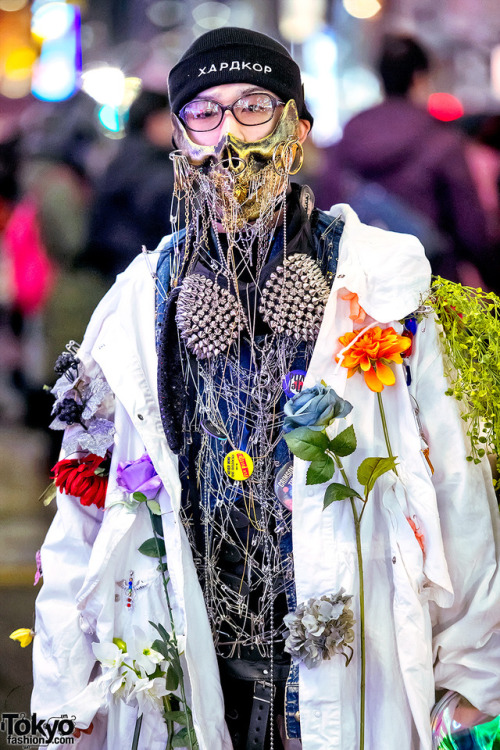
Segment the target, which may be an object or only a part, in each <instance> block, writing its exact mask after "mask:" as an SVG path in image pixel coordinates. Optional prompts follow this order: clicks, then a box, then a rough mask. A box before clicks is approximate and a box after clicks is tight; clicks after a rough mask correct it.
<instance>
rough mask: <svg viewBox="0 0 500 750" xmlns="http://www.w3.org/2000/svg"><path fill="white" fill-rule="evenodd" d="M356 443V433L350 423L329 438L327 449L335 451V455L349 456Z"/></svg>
mask: <svg viewBox="0 0 500 750" xmlns="http://www.w3.org/2000/svg"><path fill="white" fill-rule="evenodd" d="M357 444H358V443H357V440H356V433H355V432H354V427H353V426H352V425H351V426H350V427H347V429H345V430H343V431H342V432H340V433H339V434H338V435H337V437H335V438H333V440H330V442H329V444H328V450H330V451H332V453H335V455H336V456H350V455H351V453H354V451H355V450H356V446H357Z"/></svg>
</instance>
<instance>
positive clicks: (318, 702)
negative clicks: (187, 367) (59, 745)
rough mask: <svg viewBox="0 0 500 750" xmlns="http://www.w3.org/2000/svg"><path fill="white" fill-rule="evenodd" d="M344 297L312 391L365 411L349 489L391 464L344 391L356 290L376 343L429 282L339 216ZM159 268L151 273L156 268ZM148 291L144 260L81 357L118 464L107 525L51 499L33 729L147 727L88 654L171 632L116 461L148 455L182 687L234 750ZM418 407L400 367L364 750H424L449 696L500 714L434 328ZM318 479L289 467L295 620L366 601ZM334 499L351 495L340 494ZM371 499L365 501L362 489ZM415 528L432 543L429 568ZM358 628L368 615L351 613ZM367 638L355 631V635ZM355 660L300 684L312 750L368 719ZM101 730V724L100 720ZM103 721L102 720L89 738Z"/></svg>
mask: <svg viewBox="0 0 500 750" xmlns="http://www.w3.org/2000/svg"><path fill="white" fill-rule="evenodd" d="M331 212H332V214H334V215H335V214H341V215H342V216H343V218H344V220H345V228H344V231H343V235H342V239H341V243H340V251H339V264H338V271H337V275H336V278H335V280H334V283H333V287H332V290H331V294H330V298H329V300H328V303H327V307H326V310H325V315H324V320H323V324H322V327H321V331H320V333H319V337H318V340H317V344H316V347H315V349H314V353H313V355H312V359H311V363H310V367H309V371H308V374H307V380H306V383H305V385H306V386H310V385H313V384H315V383H318V382H320V381H321V380H323V381H325V382H326V383H328V384H329V385H331V386H333V388H334V389H335V390H336V391H337V393H338V394H339V395H341V396H343V397H344V398H347V399H348V400H349V401H350V402H351V403H352V404H353V405H354V408H353V411H352V412H351V415H350V416H349V417H348V418H347V419H348V422H347V423H350V422H352V424H354V427H355V430H356V435H357V438H358V447H357V450H356V452H355V453H354V454H353V455H352V456H350V457H349V458H347V459H345V461H344V464H345V468H346V471H347V474H348V476H349V478H350V480H351V482H352V483H353V484H354V486H355V487H356V486H357V485H356V469H357V466H359V464H360V463H361V461H362V460H363V459H364V458H365V457H367V456H384V455H387V453H386V448H385V442H384V439H383V432H382V427H381V424H380V418H379V412H378V407H377V399H376V396H375V394H374V393H372V392H371V391H370V390H369V389H368V388H367V386H366V385H365V383H364V381H363V378H362V377H361V375H359V374H357V375H355V376H354V377H352V378H349V379H348V380H347V378H346V374H347V372H346V370H345V368H339V367H338V366H337V364H336V362H335V358H334V354H335V353H336V352H338V350H339V349H340V345H339V344H338V337H339V336H340V335H342V334H344V333H346V332H347V331H349V330H352V326H353V324H352V322H351V320H350V319H349V302H347V301H344V300H342V299H341V297H342V296H343V295H344V294H345V290H346V289H347V290H348V291H350V292H355V293H357V294H358V297H359V302H360V304H361V306H362V307H363V308H364V309H365V310H366V312H367V313H368V315H369V316H370V318H369V319H368V321H367V322H370V321H371V320H372V319H373V320H376V321H377V322H378V323H380V324H382V326H385V325H394V326H395V327H396V329H397V330H399V331H400V330H401V326H400V325H399V323H397V321H399V320H401V319H402V318H403V317H405V316H406V315H408V314H410V313H411V312H412V311H413V310H415V308H417V307H418V305H419V304H420V302H421V299H422V295H424V294H425V292H426V290H427V288H428V285H429V266H428V263H427V261H426V259H425V257H424V254H423V251H422V248H421V246H420V245H419V243H418V241H417V240H415V238H413V237H410V236H408V235H401V234H394V233H389V232H385V231H382V230H379V229H376V228H373V227H368V226H365V225H362V224H361V223H360V222H359V219H358V218H357V216H356V215H355V214H354V212H353V211H352V210H351V209H350V208H349V207H347V206H344V205H340V206H334V207H333V208H332V211H331ZM160 252H161V246H160V248H159V250H158V251H156V252H154V253H151V254H149V261H150V263H151V264H152V266H153V268H154V265H155V263H156V262H157V259H158V257H159V253H160ZM154 298H155V294H154V282H153V280H152V277H151V273H150V269H148V266H147V263H146V262H145V260H144V258H142V257H138V258H137V259H136V260H135V261H134V262H133V263H132V264H131V265H130V267H129V268H128V269H127V270H126V271H125V272H124V273H123V274H121V275H120V276H119V277H118V279H117V282H116V284H115V285H114V286H113V288H112V289H111V290H110V292H109V293H108V294H107V295H106V297H105V298H104V299H103V301H102V302H101V304H100V305H99V307H98V308H97V310H96V312H95V313H94V315H93V317H92V320H91V322H90V325H89V328H88V331H87V334H86V337H85V340H84V342H83V344H82V348H81V352H80V355H79V356H80V357H81V359H82V361H83V363H84V364H85V366H86V368H87V371H88V372H90V373H92V371H93V370H96V369H97V368H98V367H99V368H101V370H102V372H103V373H104V376H105V378H106V379H107V381H108V383H109V385H110V386H111V389H112V391H113V393H114V395H115V410H114V412H115V413H114V419H115V426H116V435H115V444H114V448H113V458H112V466H111V473H110V481H109V489H108V496H107V501H106V505H107V507H106V510H105V511H104V512H103V511H100V510H97V509H96V508H94V507H92V508H85V507H82V506H81V505H80V503H79V501H78V499H77V498H72V497H69V496H66V495H64V494H62V495H59V497H58V513H57V515H56V517H55V520H54V522H53V524H52V526H51V529H50V531H49V533H48V535H47V539H46V541H45V543H44V545H43V548H42V567H43V572H44V585H43V588H42V590H41V593H40V595H39V597H38V600H37V617H36V637H35V640H34V662H35V666H34V676H35V689H34V694H33V704H32V708H33V710H34V711H36V712H37V714H38V716H39V717H41V716H44V717H48V716H58V715H60V714H61V713H67V714H68V715H75V716H76V718H77V725H79V726H82V727H85V726H87V725H88V724H89V722H90V721H91V720H92V719H94V725H95V728H94V731H93V733H92V734H91V735H82V737H81V739H80V740H78V741H77V744H78V743H79V744H78V747H80V748H82V749H83V748H92V750H100V748H107V750H125V749H126V748H128V747H130V745H131V741H132V734H133V729H134V724H135V719H136V713H135V711H136V710H135V709H134V708H133V707H131V706H127V705H125V704H124V703H123V702H122V701H116V702H113V701H109V700H108V698H107V697H106V695H105V693H104V691H103V688H102V685H101V682H100V680H99V678H98V676H96V675H98V670H97V669H96V667H95V658H94V655H93V652H92V649H91V643H92V642H93V641H95V640H101V641H110V640H112V638H113V637H120V638H123V639H124V640H127V635H128V634H129V633H130V630H131V626H132V625H133V624H138V625H140V626H141V627H144V628H146V629H147V628H148V625H147V623H148V621H149V620H152V621H155V622H158V621H161V622H163V623H165V624H166V623H167V616H166V612H165V606H164V599H163V593H162V590H161V585H160V581H159V578H158V572H157V571H156V562H155V561H154V560H152V559H150V558H145V557H144V556H143V555H140V554H139V553H138V552H137V548H138V547H139V546H140V544H141V543H142V542H143V541H144V540H145V539H146V538H148V537H150V536H151V531H150V528H149V520H148V518H147V514H146V513H144V512H142V511H145V508H144V507H143V506H140V507H139V511H131V510H130V509H128V508H127V507H126V506H125V505H124V504H123V503H121V502H120V498H121V497H122V496H121V492H120V490H119V488H117V486H116V480H115V477H114V474H115V468H116V465H117V463H118V461H125V460H130V459H135V458H138V457H139V456H141V455H142V454H143V453H144V452H145V451H147V452H148V453H149V455H150V457H151V459H152V461H153V464H154V466H155V467H156V470H157V472H158V474H159V475H160V476H161V478H162V480H163V484H164V490H162V493H161V496H160V504H161V508H162V513H163V523H164V530H165V541H166V549H167V561H168V568H169V572H170V575H171V585H172V589H173V596H174V598H175V601H176V612H175V615H176V628H177V632H178V633H181V634H184V635H185V636H186V639H187V640H186V664H185V675H186V679H187V680H188V683H189V688H188V689H189V694H190V702H191V705H192V708H193V713H194V720H195V724H196V730H197V735H198V738H199V743H200V748H201V749H202V750H230V748H231V741H230V739H229V735H228V732H227V729H226V727H225V724H224V718H223V714H224V711H223V699H222V694H221V690H220V685H219V679H218V671H217V662H216V658H215V653H214V648H213V644H212V639H211V634H210V628H209V623H208V618H207V614H206V610H205V606H204V602H203V596H202V593H201V589H200V586H199V583H198V579H197V576H196V572H195V568H194V564H193V560H192V556H191V551H190V549H189V545H188V542H187V539H186V535H185V533H184V530H183V527H182V525H181V523H180V521H179V508H180V495H181V487H180V482H179V477H178V471H177V458H176V456H175V455H173V454H172V453H171V452H170V450H169V448H168V446H167V442H166V440H165V437H164V433H163V429H162V424H161V419H160V413H159V406H158V396H157V387H156V373H157V358H156V352H155V342H154V313H155V302H154ZM409 363H410V367H411V373H412V383H411V386H410V387H409V388H408V386H407V385H406V382H405V378H404V374H403V372H402V367H401V366H396V367H395V368H394V369H395V370H396V371H397V373H396V376H397V380H396V384H395V385H394V386H393V387H386V388H385V389H384V392H383V400H384V405H385V411H386V415H387V421H388V426H389V432H390V439H391V443H392V449H393V452H394V454H395V455H397V456H398V475H399V478H397V477H396V476H395V475H394V474H393V473H392V472H391V473H390V474H386V475H384V476H383V477H381V478H380V479H379V480H378V481H377V483H376V487H375V489H374V491H373V493H372V495H371V496H370V499H369V505H368V507H367V510H366V512H365V514H364V516H363V521H362V543H363V556H364V569H365V598H366V649H367V675H366V680H367V682H366V696H367V706H366V739H365V748H366V750H430V749H431V731H430V722H429V714H430V711H431V708H432V705H433V703H434V700H435V694H434V691H435V687H437V688H446V689H450V690H455V691H457V692H459V693H461V694H462V695H464V696H465V697H466V698H467V699H468V700H469V701H471V703H473V704H474V705H475V706H477V707H478V708H480V709H482V710H484V711H487V712H489V713H490V714H492V715H497V714H498V713H500V686H499V685H500V682H499V673H500V669H499V665H500V658H499V657H500V639H499V633H498V621H499V619H500V610H499V576H498V570H497V561H496V557H497V554H498V546H499V541H500V539H499V533H498V517H497V513H498V512H497V505H496V499H495V495H494V493H493V490H492V484H491V476H490V472H489V466H488V465H487V463H486V462H485V463H484V464H480V465H478V466H476V465H474V464H471V463H468V462H467V461H466V456H467V453H468V449H467V445H466V438H465V437H464V433H465V425H464V423H463V421H462V420H461V418H460V416H459V414H458V411H457V407H456V403H455V402H454V401H453V400H452V399H451V398H450V397H448V396H446V395H445V394H444V392H445V390H446V388H447V383H446V381H445V379H444V375H443V366H442V361H441V353H440V348H439V342H438V337H437V334H436V327H435V323H434V320H433V319H432V316H431V317H428V318H426V319H425V320H424V321H423V322H422V323H420V325H419V327H418V333H417V335H416V337H415V342H414V348H413V353H412V355H411V357H410V359H409ZM410 394H412V396H413V397H414V399H415V400H416V403H417V404H418V408H419V410H420V419H421V423H422V427H423V432H424V434H425V437H426V439H427V441H428V443H429V445H430V459H431V461H432V464H433V466H434V469H435V473H434V475H433V476H432V477H431V476H430V470H429V466H428V464H427V462H426V461H425V459H424V457H423V454H422V452H421V448H422V441H421V437H420V435H419V427H418V425H417V421H416V419H415V415H414V403H412V401H411V399H410ZM306 468H307V464H306V463H305V462H302V461H300V460H298V459H296V460H295V470H294V486H293V498H294V500H293V549H294V564H295V579H296V587H297V598H298V601H299V602H301V601H304V600H306V599H308V598H309V597H319V596H321V595H323V594H328V593H334V592H337V591H338V590H339V589H340V588H343V589H344V590H345V591H346V592H347V593H352V594H354V595H355V597H354V601H355V602H357V601H358V597H357V593H358V589H357V586H358V584H357V562H356V551H355V536H354V526H353V521H352V515H351V509H350V505H349V503H348V501H345V502H340V503H339V502H337V503H333V504H332V505H331V506H330V507H329V508H328V509H327V510H326V511H323V509H322V507H323V496H324V491H325V485H315V486H308V487H306V485H305V471H306ZM333 479H334V481H341V480H340V479H339V478H338V477H337V476H335V477H334V478H333ZM358 489H359V488H358ZM407 517H411V518H413V519H414V521H415V523H416V524H417V525H418V527H419V530H420V531H421V532H422V533H423V535H424V544H425V556H424V555H423V554H422V550H421V548H420V546H419V543H418V541H417V539H416V538H415V534H414V531H413V530H412V528H411V527H410V525H409V523H408V521H407ZM130 570H134V575H135V580H139V579H140V580H141V581H142V582H143V584H144V585H143V587H142V588H141V589H140V590H138V591H137V593H136V597H135V601H134V606H133V608H132V609H131V610H127V608H126V607H125V605H124V602H123V595H122V594H123V591H122V589H121V588H120V585H119V582H120V581H123V579H126V578H127V576H128V573H129V571H130ZM354 607H355V612H357V610H356V607H357V604H355V605H354ZM356 619H358V620H359V616H358V615H356ZM358 654H359V648H358V649H355V656H354V658H353V660H352V662H351V664H350V665H349V666H348V667H347V668H346V666H345V660H344V659H343V658H341V657H340V656H339V657H338V658H336V659H335V658H334V659H332V660H331V661H325V662H322V663H321V665H320V666H319V667H317V668H315V669H311V670H308V669H307V668H306V667H302V666H301V670H300V721H301V731H302V742H303V750H355V749H356V748H357V731H358V710H359V658H358ZM96 714H97V715H96ZM94 715H96V717H95V718H94ZM164 746H165V733H164V727H163V725H162V722H158V721H156V723H155V719H154V716H147V715H146V716H145V717H144V721H143V728H142V733H141V743H140V747H141V748H143V750H146V748H147V750H160V749H161V750H163V748H164Z"/></svg>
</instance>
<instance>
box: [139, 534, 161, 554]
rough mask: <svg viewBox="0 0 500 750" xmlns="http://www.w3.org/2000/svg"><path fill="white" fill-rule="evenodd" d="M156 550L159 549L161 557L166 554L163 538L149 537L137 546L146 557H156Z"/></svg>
mask: <svg viewBox="0 0 500 750" xmlns="http://www.w3.org/2000/svg"><path fill="white" fill-rule="evenodd" d="M158 550H160V556H161V557H163V556H164V555H166V554H167V553H166V550H165V542H164V541H163V539H155V538H154V536H152V537H151V539H146V541H145V542H143V543H142V544H141V546H140V547H139V552H141V553H142V554H143V555H146V557H158Z"/></svg>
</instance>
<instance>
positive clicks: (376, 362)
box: [336, 326, 411, 393]
mask: <svg viewBox="0 0 500 750" xmlns="http://www.w3.org/2000/svg"><path fill="white" fill-rule="evenodd" d="M357 335H358V333H357V332H356V331H353V332H352V333H345V334H344V335H343V336H341V337H340V338H339V341H340V343H341V344H342V346H343V347H346V346H349V344H350V343H351V341H353V339H355V338H356V336H357ZM410 346H411V340H410V339H409V338H407V337H406V336H400V335H399V334H397V333H396V331H395V330H394V328H392V326H391V327H389V328H384V329H382V328H380V327H379V326H376V327H375V328H370V330H368V331H366V333H364V334H363V335H362V336H361V337H360V338H359V339H358V340H357V341H356V343H355V344H353V345H352V347H350V348H349V349H348V350H347V351H346V352H345V353H344V356H343V359H342V362H341V365H342V367H347V368H348V369H349V374H348V375H347V377H348V378H350V377H352V376H353V375H354V373H355V372H358V370H361V372H363V374H364V376H365V382H366V385H367V386H368V388H370V390H372V391H375V392H377V393H380V391H383V390H384V386H385V385H394V383H395V382H396V376H395V375H394V372H393V371H392V370H391V368H390V367H389V364H390V363H391V362H395V363H396V364H398V365H400V364H401V363H402V362H403V360H402V358H401V352H404V351H406V350H407V349H409V347H410ZM336 359H337V362H338V361H339V357H336Z"/></svg>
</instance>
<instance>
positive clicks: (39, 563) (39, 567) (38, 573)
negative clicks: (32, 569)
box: [33, 549, 43, 586]
mask: <svg viewBox="0 0 500 750" xmlns="http://www.w3.org/2000/svg"><path fill="white" fill-rule="evenodd" d="M35 560H36V573H35V581H34V583H33V586H36V585H37V583H38V581H39V580H40V578H41V577H42V576H43V573H42V557H41V555H40V550H39V549H38V550H37V551H36V555H35Z"/></svg>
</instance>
